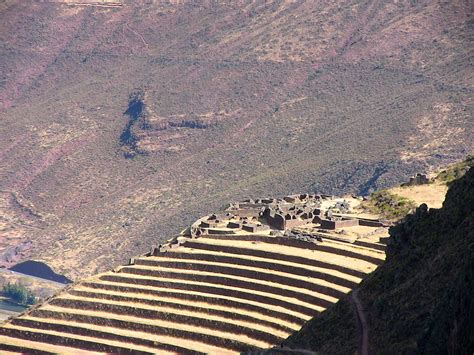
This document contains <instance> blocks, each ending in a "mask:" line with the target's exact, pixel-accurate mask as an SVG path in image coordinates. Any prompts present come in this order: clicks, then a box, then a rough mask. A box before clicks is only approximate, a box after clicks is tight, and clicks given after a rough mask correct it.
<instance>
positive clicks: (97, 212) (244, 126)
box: [0, 0, 474, 278]
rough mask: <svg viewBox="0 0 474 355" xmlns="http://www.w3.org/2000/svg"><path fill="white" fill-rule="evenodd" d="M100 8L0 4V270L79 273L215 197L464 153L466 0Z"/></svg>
mask: <svg viewBox="0 0 474 355" xmlns="http://www.w3.org/2000/svg"><path fill="white" fill-rule="evenodd" d="M81 3H83V4H86V5H87V3H88V1H84V2H81ZM117 3H119V4H118V5H117V6H113V7H110V6H109V7H107V6H86V5H77V4H75V3H73V2H68V4H65V3H64V2H63V1H54V2H31V3H29V2H23V1H12V0H9V1H6V2H3V3H2V4H1V5H0V19H1V21H0V46H1V47H0V51H1V53H2V55H1V60H0V70H1V77H0V107H1V110H2V111H1V120H2V125H1V126H0V142H1V143H0V161H1V165H0V190H1V191H0V215H1V216H4V217H1V220H0V222H1V223H2V224H1V227H0V228H1V231H0V233H1V235H2V236H4V237H6V238H9V239H8V240H9V242H8V244H7V245H6V246H3V245H0V247H1V248H2V257H1V259H2V264H4V265H11V264H14V263H15V262H19V261H23V260H26V259H29V258H35V259H38V260H41V261H45V262H47V263H48V264H49V265H51V266H52V267H53V268H55V269H56V271H59V272H63V273H65V274H66V275H67V276H68V277H70V278H76V277H80V276H84V275H90V274H92V273H94V272H99V271H103V270H105V269H107V268H110V267H111V266H112V265H116V264H120V263H122V262H123V261H124V260H126V258H127V257H129V256H132V255H136V254H139V253H141V252H143V251H144V250H147V249H148V246H149V245H150V244H152V243H157V242H159V241H160V239H161V238H162V236H164V235H170V234H173V233H176V232H178V231H179V230H180V229H181V228H183V227H184V226H186V225H188V224H189V223H190V222H191V221H192V220H194V219H195V218H197V217H198V216H199V215H202V214H206V213H208V212H211V211H213V210H217V209H218V208H219V207H221V205H222V203H223V202H222V201H226V202H227V201H231V200H241V199H244V198H246V197H248V196H256V195H272V196H274V195H286V194H289V193H294V192H298V191H315V192H325V193H338V194H340V193H345V192H353V191H358V192H361V193H364V194H365V193H368V192H370V190H371V189H373V188H381V187H386V186H390V185H393V184H395V183H398V182H401V181H403V180H405V179H406V178H407V177H408V176H409V175H412V174H414V173H415V172H418V171H420V170H426V169H431V168H435V167H437V166H440V165H445V164H447V163H449V162H451V161H454V160H456V159H459V158H461V157H464V156H465V155H466V154H467V153H469V152H471V151H472V150H473V149H474V147H473V144H472V140H471V139H470V138H471V136H472V129H473V127H472V120H470V119H469V118H470V116H471V115H472V110H471V108H470V107H471V106H470V102H471V97H472V86H471V84H472V82H471V79H470V78H471V75H470V67H469V56H470V52H469V48H470V43H469V35H470V33H471V30H470V28H469V23H470V22H469V21H470V19H471V18H472V13H471V8H470V6H469V3H468V2H465V1H449V2H443V1H421V2H416V3H415V2H412V1H399V2H397V3H392V2H388V1H387V2H375V1H363V2H360V1H350V2H344V4H343V5H342V4H341V3H340V2H336V1H334V2H327V1H324V2H323V1H321V2H319V1H317V2H313V1H307V2H305V1H299V2H294V3H287V2H282V1H273V2H265V3H261V2H254V1H242V2H231V3H215V2H207V1H203V2H199V3H196V2H184V3H183V2H179V3H174V2H170V3H167V4H161V2H159V3H154V2H147V3H143V4H141V3H140V4H136V3H135V2H131V1H126V2H125V1H124V2H117ZM89 5H90V4H89ZM119 5H122V6H119ZM137 92H138V93H140V94H139V95H138V96H137V97H138V98H139V99H140V105H141V106H140V107H142V106H143V107H142V112H140V117H137V118H132V116H130V115H128V114H127V115H124V113H125V112H131V111H130V110H129V108H130V107H129V105H130V104H131V103H132V104H133V100H132V101H130V100H131V97H132V96H133V94H134V93H137ZM131 95H132V96H131ZM123 137H130V138H131V139H125V141H124V140H122V139H121V138H123ZM132 138H133V139H132ZM440 152H442V153H440Z"/></svg>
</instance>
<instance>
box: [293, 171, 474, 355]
mask: <svg viewBox="0 0 474 355" xmlns="http://www.w3.org/2000/svg"><path fill="white" fill-rule="evenodd" d="M473 206H474V169H473V168H471V169H470V170H469V171H468V172H467V173H466V175H465V176H464V177H462V178H460V179H459V180H457V181H455V182H454V183H453V184H452V185H451V187H450V188H449V191H448V193H447V196H446V200H445V202H444V203H443V207H442V208H441V209H439V210H437V209H430V210H428V211H427V210H426V209H424V208H423V206H420V207H419V208H418V209H417V211H416V213H415V214H413V215H408V216H407V218H406V220H405V221H404V222H403V223H400V224H398V225H397V226H395V227H393V228H392V230H391V232H390V234H391V238H390V239H389V244H388V249H387V259H386V262H385V263H384V264H383V265H382V266H381V267H380V268H378V269H377V270H376V271H375V272H374V273H373V274H372V275H370V276H369V277H368V278H367V279H365V280H364V281H363V282H362V283H361V285H360V288H359V291H358V297H359V298H360V299H361V301H362V305H363V309H364V313H365V316H366V319H367V326H368V329H367V330H368V338H369V342H368V345H369V347H368V350H369V352H370V353H374V354H383V353H429V354H439V353H450V354H470V353H472V351H473V350H474V339H473V337H472V335H473V334H474V329H473V327H474V324H473V319H474V304H473V302H472V300H473V299H474V294H473V290H474V258H473V257H472V255H473V248H474V244H473V242H474V234H473V230H474V225H473V221H474V211H473ZM353 314H354V311H353V308H352V306H351V304H350V300H349V298H347V299H345V300H343V301H341V302H339V303H338V304H337V305H336V306H335V307H334V308H332V309H331V310H329V311H328V312H326V313H323V314H322V315H321V317H319V318H315V319H313V320H312V321H310V322H309V323H307V324H306V325H305V326H304V327H303V328H302V329H301V330H300V331H299V332H297V333H295V334H293V335H292V336H290V337H289V338H288V339H287V340H286V341H285V343H284V344H285V346H288V347H292V348H297V349H301V348H305V349H311V350H314V351H320V352H321V353H324V354H326V353H327V354H339V353H354V352H355V351H356V350H357V348H358V341H357V338H358V335H357V327H356V326H355V325H356V324H357V323H356V320H355V319H354V315H353Z"/></svg>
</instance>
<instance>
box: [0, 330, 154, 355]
mask: <svg viewBox="0 0 474 355" xmlns="http://www.w3.org/2000/svg"><path fill="white" fill-rule="evenodd" d="M0 336H6V337H14V338H16V339H22V341H27V342H41V343H46V344H52V346H60V347H62V348H64V347H70V348H76V349H82V350H86V351H88V352H90V351H94V352H100V353H104V352H108V353H113V354H132V353H133V354H138V355H147V354H153V353H155V352H156V350H153V349H151V348H147V347H144V346H135V345H132V344H128V343H122V342H118V341H112V340H108V339H98V338H95V337H92V336H84V335H80V334H74V335H71V334H68V333H64V332H61V331H51V330H48V329H38V328H37V327H36V328H35V327H34V326H33V327H31V326H20V325H15V324H13V323H9V324H7V325H4V326H3V327H1V328H0ZM10 339H11V338H10ZM41 345H42V344H41ZM28 346H31V345H29V344H28ZM47 346H48V345H47ZM42 348H43V347H42ZM74 351H76V350H74ZM61 352H62V351H60V353H61ZM64 353H66V354H67V352H64ZM78 353H79V352H78Z"/></svg>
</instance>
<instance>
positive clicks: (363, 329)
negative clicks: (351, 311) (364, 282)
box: [351, 289, 369, 355]
mask: <svg viewBox="0 0 474 355" xmlns="http://www.w3.org/2000/svg"><path fill="white" fill-rule="evenodd" d="M358 296H359V289H355V290H354V291H353V292H352V295H351V300H352V303H353V304H354V306H355V309H356V311H357V321H358V323H359V329H360V338H359V351H358V353H359V354H360V355H369V327H368V325H367V318H366V317H365V313H364V309H363V308H362V303H361V302H360V300H359V297H358Z"/></svg>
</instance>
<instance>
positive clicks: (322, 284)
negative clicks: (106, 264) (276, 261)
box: [120, 260, 351, 298]
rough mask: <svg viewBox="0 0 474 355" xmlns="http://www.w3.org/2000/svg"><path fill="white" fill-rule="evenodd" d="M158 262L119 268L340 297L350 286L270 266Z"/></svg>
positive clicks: (121, 270) (196, 261)
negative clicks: (245, 281) (225, 278)
mask: <svg viewBox="0 0 474 355" xmlns="http://www.w3.org/2000/svg"><path fill="white" fill-rule="evenodd" d="M155 264H157V265H152V266H149V265H143V264H141V263H135V265H133V266H125V267H123V268H121V269H120V272H125V273H127V272H131V273H134V272H135V271H134V270H135V269H138V270H152V271H153V272H154V274H153V275H155V274H156V273H159V274H160V275H161V274H163V273H164V275H166V274H167V272H168V270H173V272H177V271H178V270H183V271H187V272H188V271H192V272H193V274H194V275H199V274H198V273H197V272H203V273H205V274H216V275H230V276H237V277H242V278H245V279H254V280H260V281H267V282H269V283H277V284H279V285H281V286H288V287H292V288H295V289H299V290H301V291H303V290H305V291H308V290H309V291H314V292H317V293H321V294H323V295H327V296H331V297H335V298H340V297H343V296H344V295H345V294H346V293H348V292H349V291H350V290H351V289H350V288H348V287H343V286H339V285H335V284H331V283H330V282H327V281H325V280H322V279H320V278H311V277H310V276H306V277H302V276H299V275H292V274H289V273H286V272H280V271H276V270H275V271H272V272H269V270H267V269H261V268H256V267H249V266H240V267H239V266H233V265H229V264H226V263H216V262H202V261H199V260H187V261H185V262H183V261H181V260H161V261H160V260H156V263H155Z"/></svg>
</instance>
